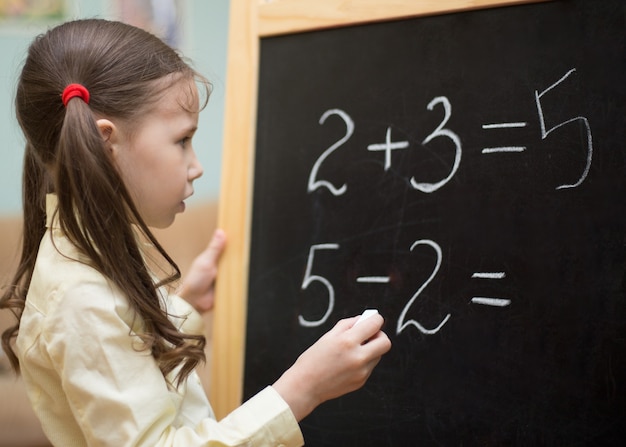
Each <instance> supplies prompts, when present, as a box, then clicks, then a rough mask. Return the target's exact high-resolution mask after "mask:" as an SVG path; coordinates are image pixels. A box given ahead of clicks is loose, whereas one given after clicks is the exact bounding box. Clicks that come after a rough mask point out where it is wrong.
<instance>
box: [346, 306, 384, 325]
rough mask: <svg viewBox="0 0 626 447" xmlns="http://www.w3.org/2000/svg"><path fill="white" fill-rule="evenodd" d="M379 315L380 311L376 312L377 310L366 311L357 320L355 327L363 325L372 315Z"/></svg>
mask: <svg viewBox="0 0 626 447" xmlns="http://www.w3.org/2000/svg"><path fill="white" fill-rule="evenodd" d="M377 313H378V310H376V309H365V311H363V313H362V314H361V316H360V317H359V319H358V320H356V323H354V326H356V325H357V324H359V323H361V322H362V321H364V320H367V319H368V318H369V317H371V316H372V315H376V314H377ZM354 326H352V327H354Z"/></svg>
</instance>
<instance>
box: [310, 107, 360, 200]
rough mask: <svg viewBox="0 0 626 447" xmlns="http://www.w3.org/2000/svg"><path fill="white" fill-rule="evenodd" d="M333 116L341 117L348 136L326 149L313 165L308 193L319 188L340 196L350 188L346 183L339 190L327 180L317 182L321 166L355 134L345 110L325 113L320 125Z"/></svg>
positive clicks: (333, 110)
mask: <svg viewBox="0 0 626 447" xmlns="http://www.w3.org/2000/svg"><path fill="white" fill-rule="evenodd" d="M331 115H339V117H341V119H342V120H343V122H344V123H345V124H346V134H345V135H344V136H343V137H342V138H341V139H339V140H337V141H336V142H335V143H334V144H333V145H332V146H330V147H329V148H328V149H326V150H325V151H324V153H323V154H322V155H320V157H319V158H318V159H317V161H316V162H315V164H314V165H313V169H311V174H310V175H309V184H308V188H307V190H308V192H313V191H315V190H316V189H318V188H321V187H324V188H327V189H328V190H329V191H330V192H331V194H333V195H334V196H339V195H341V194H344V193H345V192H346V189H347V188H348V187H347V186H346V184H345V183H344V184H343V185H342V186H340V187H339V188H337V187H336V186H334V185H333V184H332V183H330V182H328V181H326V180H317V171H319V169H320V166H321V165H322V163H323V162H324V160H326V158H327V157H328V156H329V155H330V154H332V153H333V152H334V151H335V150H336V149H337V148H339V147H340V146H341V145H342V144H344V143H345V142H346V141H348V140H349V139H350V137H351V136H352V134H353V133H354V122H353V121H352V118H350V116H349V115H348V114H347V113H346V112H344V111H343V110H340V109H330V110H327V111H326V112H324V114H323V115H322V117H321V118H320V124H324V123H325V122H326V118H328V117H329V116H331Z"/></svg>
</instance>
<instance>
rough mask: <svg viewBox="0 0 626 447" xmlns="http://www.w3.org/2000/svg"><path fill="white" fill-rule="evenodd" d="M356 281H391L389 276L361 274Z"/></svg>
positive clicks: (382, 282) (381, 282)
mask: <svg viewBox="0 0 626 447" xmlns="http://www.w3.org/2000/svg"><path fill="white" fill-rule="evenodd" d="M356 282H370V283H378V284H386V283H388V282H389V276H359V277H358V278H357V279H356Z"/></svg>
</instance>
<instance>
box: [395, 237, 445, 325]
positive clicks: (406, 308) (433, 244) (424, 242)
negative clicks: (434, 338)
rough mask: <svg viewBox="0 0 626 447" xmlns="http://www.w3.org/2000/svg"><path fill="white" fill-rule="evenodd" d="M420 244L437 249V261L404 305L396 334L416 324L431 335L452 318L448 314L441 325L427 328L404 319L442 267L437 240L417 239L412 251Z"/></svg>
mask: <svg viewBox="0 0 626 447" xmlns="http://www.w3.org/2000/svg"><path fill="white" fill-rule="evenodd" d="M418 245H428V246H429V247H432V249H433V250H435V253H437V263H436V265H435V268H434V269H433V271H432V273H431V274H430V276H429V277H428V279H427V280H426V281H424V284H422V286H421V287H420V288H419V289H418V290H417V292H415V294H414V295H413V296H412V297H411V299H410V300H409V301H408V302H407V303H406V305H405V306H404V309H402V313H401V314H400V318H398V326H397V327H396V335H397V334H400V332H402V331H403V330H405V329H406V328H407V327H408V326H415V327H416V328H417V329H418V330H419V331H420V332H421V333H422V334H429V335H430V334H436V333H437V332H439V330H440V329H441V328H442V327H443V325H444V324H446V322H447V321H448V319H449V318H450V314H448V315H446V316H445V318H444V319H443V320H442V321H441V323H439V325H438V326H437V327H436V328H434V329H426V328H425V327H424V326H422V325H421V324H420V323H418V322H417V321H415V320H407V321H404V319H405V318H406V314H407V312H408V311H409V309H410V308H411V306H412V305H413V303H414V302H415V300H417V298H418V297H419V296H420V294H421V293H422V291H423V290H424V289H425V288H426V286H428V284H430V282H431V281H432V280H433V278H434V277H435V275H437V272H438V271H439V268H440V267H441V258H442V254H441V247H439V245H437V243H436V242H434V241H431V240H429V239H420V240H418V241H415V242H414V243H413V245H411V251H413V249H414V248H415V247H417V246H418Z"/></svg>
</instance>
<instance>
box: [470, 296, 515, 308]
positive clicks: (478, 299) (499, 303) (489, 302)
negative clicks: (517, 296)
mask: <svg viewBox="0 0 626 447" xmlns="http://www.w3.org/2000/svg"><path fill="white" fill-rule="evenodd" d="M472 303H475V304H484V305H485V306H495V307H506V306H508V305H509V304H511V300H505V299H502V298H486V297H482V296H475V297H474V298H472Z"/></svg>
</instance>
